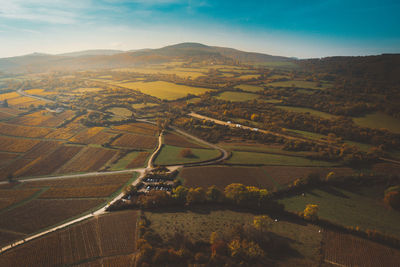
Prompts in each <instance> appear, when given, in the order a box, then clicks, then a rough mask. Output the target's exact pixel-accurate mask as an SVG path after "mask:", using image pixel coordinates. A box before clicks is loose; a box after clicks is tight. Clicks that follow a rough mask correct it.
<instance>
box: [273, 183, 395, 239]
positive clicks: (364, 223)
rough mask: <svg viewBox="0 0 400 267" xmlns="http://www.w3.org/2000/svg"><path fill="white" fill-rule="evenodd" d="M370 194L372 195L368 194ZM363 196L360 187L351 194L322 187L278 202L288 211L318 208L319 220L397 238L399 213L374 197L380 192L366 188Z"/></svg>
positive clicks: (346, 191)
mask: <svg viewBox="0 0 400 267" xmlns="http://www.w3.org/2000/svg"><path fill="white" fill-rule="evenodd" d="M365 189H367V188H365ZM368 191H374V192H368ZM368 191H367V193H363V192H362V191H361V190H360V188H354V189H352V190H351V191H349V190H345V189H341V188H338V187H332V186H324V187H321V188H318V189H313V190H310V191H306V192H305V196H301V195H296V196H291V197H287V198H283V199H281V200H280V202H281V203H282V204H284V205H285V208H286V209H287V210H289V211H295V212H298V211H302V210H304V208H305V206H306V204H309V203H313V204H317V205H318V206H319V211H318V214H319V217H320V218H322V219H326V220H329V221H332V222H334V223H337V224H341V225H344V226H351V227H354V228H355V227H357V226H358V227H360V229H362V230H367V229H376V230H378V231H380V232H382V233H386V234H391V235H393V236H396V237H397V238H399V237H400V226H399V224H398V223H397V222H398V221H399V220H400V213H398V212H394V211H392V210H390V209H387V208H386V207H385V206H384V205H383V203H382V202H381V200H380V199H376V198H375V195H376V194H377V192H378V193H379V192H380V195H381V196H383V190H382V189H379V188H374V187H373V188H369V190H368Z"/></svg>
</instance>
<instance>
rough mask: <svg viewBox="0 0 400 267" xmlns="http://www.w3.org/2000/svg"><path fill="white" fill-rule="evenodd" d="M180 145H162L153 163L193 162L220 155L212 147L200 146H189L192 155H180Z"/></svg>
mask: <svg viewBox="0 0 400 267" xmlns="http://www.w3.org/2000/svg"><path fill="white" fill-rule="evenodd" d="M182 149H184V148H182V147H176V146H169V145H164V146H163V147H162V148H161V151H160V153H159V154H158V156H157V158H156V160H155V164H156V165H173V164H181V163H193V162H199V161H205V160H210V159H213V158H216V157H218V156H219V155H220V152H219V151H218V150H213V149H201V148H191V149H190V150H191V151H192V153H193V154H194V156H193V157H188V158H185V157H182V156H180V155H179V153H180V152H181V150H182Z"/></svg>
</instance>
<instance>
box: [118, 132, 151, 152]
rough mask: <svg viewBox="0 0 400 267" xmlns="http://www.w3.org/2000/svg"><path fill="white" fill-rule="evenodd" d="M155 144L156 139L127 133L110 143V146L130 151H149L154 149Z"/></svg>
mask: <svg viewBox="0 0 400 267" xmlns="http://www.w3.org/2000/svg"><path fill="white" fill-rule="evenodd" d="M156 144H157V138H156V137H153V136H146V135H138V134H128V133H126V134H123V135H122V136H121V137H119V138H117V139H116V140H115V141H114V142H113V143H112V145H113V146H116V147H127V148H132V149H151V148H154V147H155V146H156Z"/></svg>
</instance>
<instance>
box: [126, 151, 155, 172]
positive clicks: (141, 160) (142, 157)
mask: <svg viewBox="0 0 400 267" xmlns="http://www.w3.org/2000/svg"><path fill="white" fill-rule="evenodd" d="M149 156H150V152H144V151H143V152H140V153H139V155H138V156H137V157H136V158H134V159H133V160H132V161H131V162H130V163H129V164H128V165H126V168H128V169H132V168H139V167H143V166H144V165H145V163H146V162H147V159H148V158H149Z"/></svg>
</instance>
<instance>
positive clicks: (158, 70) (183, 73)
mask: <svg viewBox="0 0 400 267" xmlns="http://www.w3.org/2000/svg"><path fill="white" fill-rule="evenodd" d="M193 70H194V71H192V69H185V68H176V69H175V68H170V67H169V68H166V66H162V65H158V66H153V67H150V68H122V69H115V70H114V71H123V72H137V73H142V74H169V75H177V76H179V77H183V78H188V77H191V78H192V79H196V78H197V77H200V76H204V74H203V73H201V72H200V71H201V70H198V69H193Z"/></svg>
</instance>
